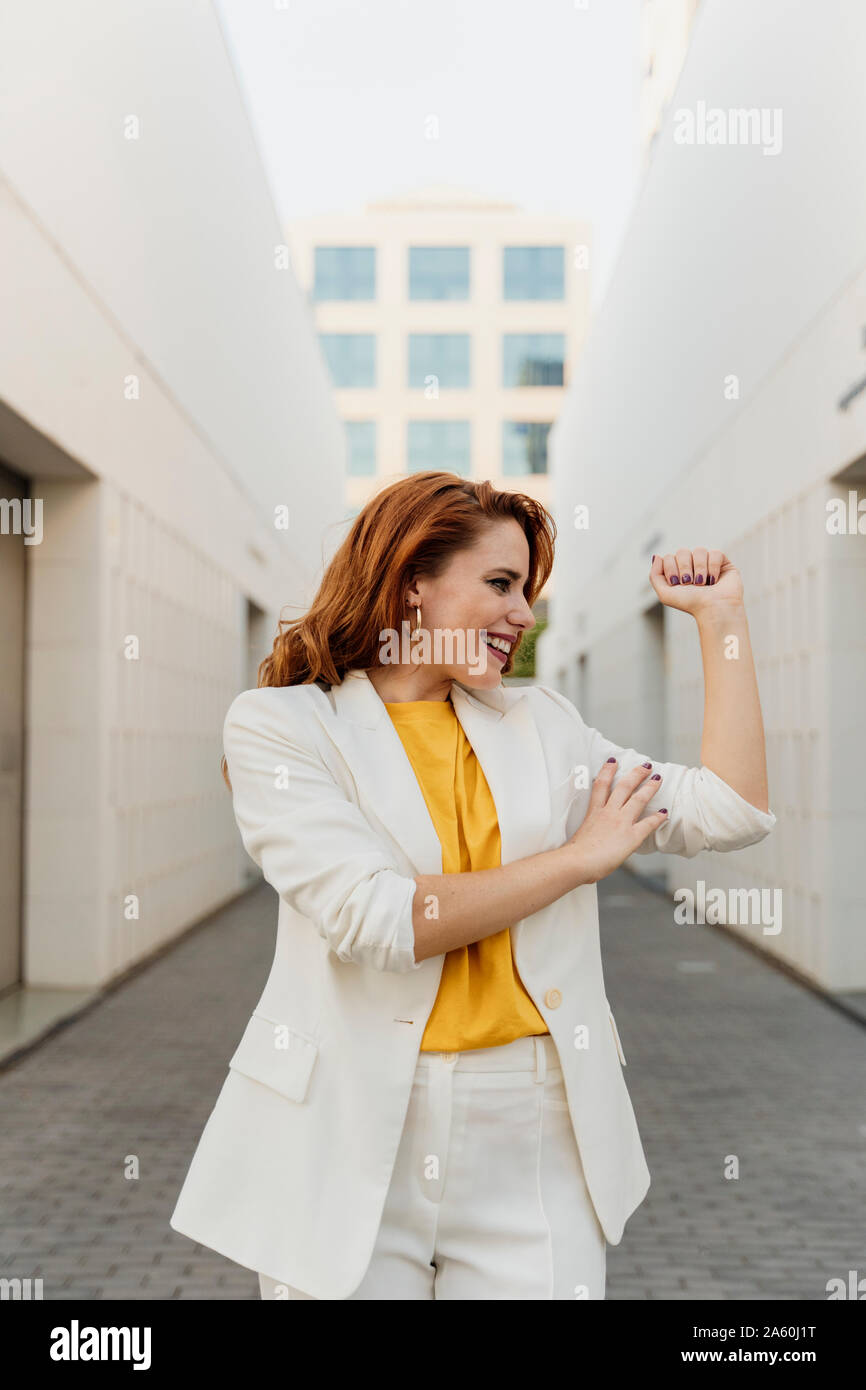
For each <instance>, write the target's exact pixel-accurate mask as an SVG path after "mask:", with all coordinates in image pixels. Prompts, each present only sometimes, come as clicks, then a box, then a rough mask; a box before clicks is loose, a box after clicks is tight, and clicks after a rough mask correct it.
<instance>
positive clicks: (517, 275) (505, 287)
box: [502, 246, 565, 299]
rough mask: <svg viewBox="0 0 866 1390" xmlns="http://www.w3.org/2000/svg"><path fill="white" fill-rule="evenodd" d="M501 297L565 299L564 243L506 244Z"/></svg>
mask: <svg viewBox="0 0 866 1390" xmlns="http://www.w3.org/2000/svg"><path fill="white" fill-rule="evenodd" d="M502 298H503V299H565V247H564V246H506V247H505V248H504V256H503V262H502Z"/></svg>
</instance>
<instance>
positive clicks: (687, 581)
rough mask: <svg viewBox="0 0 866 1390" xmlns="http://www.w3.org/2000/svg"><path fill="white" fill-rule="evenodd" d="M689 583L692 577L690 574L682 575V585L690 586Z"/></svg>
mask: <svg viewBox="0 0 866 1390" xmlns="http://www.w3.org/2000/svg"><path fill="white" fill-rule="evenodd" d="M691 582H692V576H691V575H690V574H684V575H683V583H684V584H691Z"/></svg>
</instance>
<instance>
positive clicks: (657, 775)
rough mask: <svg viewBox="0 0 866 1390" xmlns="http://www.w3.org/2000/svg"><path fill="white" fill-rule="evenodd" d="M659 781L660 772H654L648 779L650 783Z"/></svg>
mask: <svg viewBox="0 0 866 1390" xmlns="http://www.w3.org/2000/svg"><path fill="white" fill-rule="evenodd" d="M661 780H662V775H661V773H660V772H654V773H653V775H652V777H651V778H650V781H651V782H660V781H661Z"/></svg>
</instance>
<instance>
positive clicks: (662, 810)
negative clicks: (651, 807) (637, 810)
mask: <svg viewBox="0 0 866 1390" xmlns="http://www.w3.org/2000/svg"><path fill="white" fill-rule="evenodd" d="M659 810H660V811H661V813H662V815H663V816H666V815H667V813H668V808H667V806H660V807H659Z"/></svg>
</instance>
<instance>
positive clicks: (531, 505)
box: [222, 471, 556, 785]
mask: <svg viewBox="0 0 866 1390" xmlns="http://www.w3.org/2000/svg"><path fill="white" fill-rule="evenodd" d="M509 517H510V518H513V519H514V520H515V521H517V522H518V524H519V525H520V526H521V527H522V529H523V533H524V535H525V536H526V540H527V543H528V545H529V571H528V574H527V579H526V583H525V584H524V586H523V592H524V595H525V597H526V601H527V603H529V604H530V605H532V604H533V603H534V602H535V600H536V599H537V597H538V595H539V594H540V592H541V591H542V589H543V588H544V586H545V584H546V583H547V580H548V578H549V577H550V572H551V570H552V569H553V547H554V541H555V540H556V524H555V522H554V520H553V517H552V516H551V514H550V512H548V511H547V509H546V508H545V507H543V506H542V504H541V503H540V502H537V501H536V500H535V498H534V497H529V496H527V495H526V494H525V493H522V492H505V491H501V490H500V489H497V488H495V487H494V486H493V484H492V483H491V482H489V481H486V480H485V481H484V482H474V481H472V480H471V479H468V478H461V477H460V476H459V474H457V473H443V472H438V471H426V472H423V473H412V474H410V475H409V476H408V477H406V478H400V479H399V480H398V481H397V482H396V483H392V484H391V485H390V486H388V487H385V488H383V489H382V491H381V492H377V493H376V494H375V496H373V497H371V498H370V500H369V501H368V502H367V503H366V505H365V506H364V507H363V508H362V509H361V511H360V512H359V513H358V515H357V516H356V517H355V519H354V521H353V523H352V527H351V530H350V531H349V533H348V535H347V536H346V538H345V539H344V540H343V542H342V544H341V545H340V547H339V549H338V550H337V551H336V552H335V554H334V556H333V557H332V559H331V561H330V563H329V564H328V566H327V568H326V570H325V572H324V574H323V576H322V581H321V583H320V585H319V589H318V592H317V594H316V597H315V598H314V600H313V602H312V605H311V606H310V608H309V609H308V611H307V612H306V614H305V615H304V617H302V618H297V619H295V620H294V621H289V620H287V619H285V618H281V619H280V621H279V631H278V633H277V636H276V637H275V639H274V645H273V650H272V651H271V654H270V655H269V656H266V657H265V658H264V660H263V661H262V662H261V663H260V665H259V668H258V673H257V678H258V685H259V686H264V685H308V684H311V683H313V682H315V683H317V684H319V685H323V686H325V685H327V686H331V685H339V684H340V682H341V681H342V679H343V677H344V676H345V674H346V672H347V671H350V670H353V669H354V668H356V667H360V668H362V669H364V670H369V669H370V668H371V667H374V666H378V665H380V662H379V651H380V646H381V639H380V634H381V632H382V630H383V629H385V628H391V629H394V630H395V631H397V632H399V631H400V623H401V622H402V621H404V620H405V619H406V618H407V616H408V615H407V611H406V608H405V590H406V588H407V586H408V585H409V584H410V583H411V581H412V579H413V578H414V577H415V576H416V575H422V576H427V577H430V578H435V577H436V576H437V575H438V574H440V573H441V572H442V570H443V569H445V568H446V566H447V565H448V563H449V560H450V558H451V556H452V555H453V554H454V553H455V551H458V550H466V549H469V548H470V547H471V546H473V545H474V544H475V542H476V541H477V540H478V539H479V538H480V536H481V533H482V531H483V530H484V528H485V527H486V526H488V525H490V524H491V523H495V522H497V521H501V520H503V519H506V518H509ZM284 627H285V631H284V630H283V629H284ZM519 646H520V638H518V639H517V641H516V642H515V644H514V646H513V647H512V649H511V652H510V653H509V657H508V661H507V662H506V664H505V666H504V667H503V675H507V674H508V673H509V671H511V670H513V667H514V656H515V653H516V651H517V650H518V648H519ZM222 769H223V777H224V778H225V780H226V782H228V775H227V772H226V765H225V758H224V757H223V759H222ZM229 785H231V784H230V783H229Z"/></svg>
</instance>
